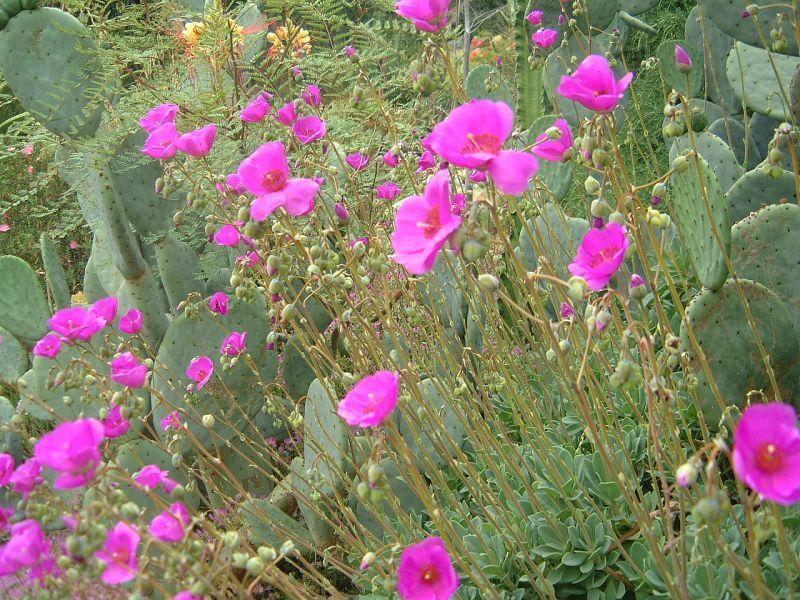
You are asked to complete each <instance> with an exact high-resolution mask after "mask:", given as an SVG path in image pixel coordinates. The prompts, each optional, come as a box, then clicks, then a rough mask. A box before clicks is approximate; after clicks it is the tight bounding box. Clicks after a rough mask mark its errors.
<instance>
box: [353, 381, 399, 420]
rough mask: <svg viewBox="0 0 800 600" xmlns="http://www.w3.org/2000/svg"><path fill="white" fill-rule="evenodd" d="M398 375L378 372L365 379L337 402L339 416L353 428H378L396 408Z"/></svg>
mask: <svg viewBox="0 0 800 600" xmlns="http://www.w3.org/2000/svg"><path fill="white" fill-rule="evenodd" d="M399 382H400V375H398V374H397V373H393V372H392V371H378V372H377V373H375V374H374V375H370V376H368V377H365V378H364V379H362V380H361V381H359V382H358V383H357V384H356V385H355V387H354V388H353V389H352V390H350V391H349V392H348V393H347V395H346V396H345V397H344V398H343V399H342V400H341V401H340V402H339V410H338V413H339V416H340V417H342V418H343V419H344V420H345V421H346V422H347V424H348V425H352V426H355V427H378V426H380V425H381V423H383V422H384V421H385V420H386V418H387V417H388V416H389V415H390V414H391V413H392V411H393V410H394V409H395V407H396V406H397V396H398V394H399V391H400V386H399Z"/></svg>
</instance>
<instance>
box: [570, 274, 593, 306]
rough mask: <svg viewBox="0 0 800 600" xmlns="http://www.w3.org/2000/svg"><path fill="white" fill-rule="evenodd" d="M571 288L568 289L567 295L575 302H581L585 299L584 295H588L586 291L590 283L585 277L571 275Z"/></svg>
mask: <svg viewBox="0 0 800 600" xmlns="http://www.w3.org/2000/svg"><path fill="white" fill-rule="evenodd" d="M568 283H569V290H568V291H567V295H568V296H569V299H570V300H572V301H573V302H580V301H581V300H583V297H584V296H585V295H586V291H587V289H588V284H587V283H586V280H585V279H584V278H583V277H578V276H574V277H570V280H569V282H568Z"/></svg>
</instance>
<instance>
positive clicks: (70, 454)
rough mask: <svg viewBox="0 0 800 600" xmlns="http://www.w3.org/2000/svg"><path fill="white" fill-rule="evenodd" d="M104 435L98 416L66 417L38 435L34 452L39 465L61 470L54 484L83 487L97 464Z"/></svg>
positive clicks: (64, 486)
mask: <svg viewBox="0 0 800 600" xmlns="http://www.w3.org/2000/svg"><path fill="white" fill-rule="evenodd" d="M104 439H105V427H103V424H102V423H101V422H100V421H98V420H97V419H78V420H76V421H67V422H65V423H61V424H60V425H58V426H57V427H56V428H55V429H53V431H51V432H50V433H47V434H45V435H43V436H42V437H41V438H39V441H38V442H36V446H34V449H33V455H34V457H35V458H36V460H37V461H38V462H39V463H41V464H42V465H44V466H46V467H48V468H49V469H52V470H53V471H57V472H59V473H61V476H59V478H58V479H56V481H55V484H54V485H53V487H55V488H56V489H57V490H68V489H72V488H76V487H82V486H84V485H86V484H87V483H89V482H90V481H91V480H92V478H93V477H94V473H95V470H96V469H97V467H98V466H100V461H101V458H102V457H101V454H100V444H101V443H102V442H103V440H104Z"/></svg>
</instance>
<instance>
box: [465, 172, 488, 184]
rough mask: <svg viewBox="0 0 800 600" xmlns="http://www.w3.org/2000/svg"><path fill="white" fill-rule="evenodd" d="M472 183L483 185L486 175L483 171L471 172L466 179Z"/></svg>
mask: <svg viewBox="0 0 800 600" xmlns="http://www.w3.org/2000/svg"><path fill="white" fill-rule="evenodd" d="M467 179H469V180H470V181H471V182H472V183H483V182H484V181H486V173H485V172H484V171H473V172H472V173H470V174H469V176H468V177H467Z"/></svg>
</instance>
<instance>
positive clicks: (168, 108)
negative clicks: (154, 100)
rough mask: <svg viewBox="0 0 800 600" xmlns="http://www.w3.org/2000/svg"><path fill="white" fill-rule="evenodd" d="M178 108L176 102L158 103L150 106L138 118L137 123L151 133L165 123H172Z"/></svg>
mask: <svg viewBox="0 0 800 600" xmlns="http://www.w3.org/2000/svg"><path fill="white" fill-rule="evenodd" d="M179 110H180V108H179V107H178V105H177V104H172V103H168V104H159V105H158V106H156V107H155V108H151V109H150V110H149V111H148V112H147V114H146V115H145V116H143V117H142V118H141V119H139V125H141V126H142V129H144V130H145V131H146V132H147V133H153V132H154V131H155V130H156V129H158V128H159V127H161V126H162V125H164V124H165V123H174V122H175V117H177V116H178V111H179Z"/></svg>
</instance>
